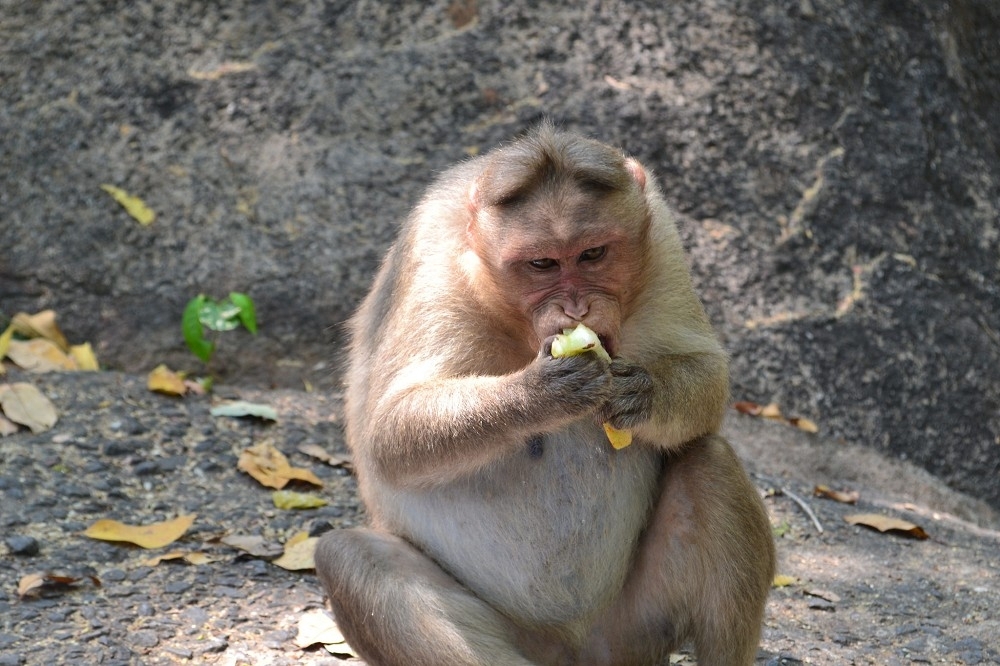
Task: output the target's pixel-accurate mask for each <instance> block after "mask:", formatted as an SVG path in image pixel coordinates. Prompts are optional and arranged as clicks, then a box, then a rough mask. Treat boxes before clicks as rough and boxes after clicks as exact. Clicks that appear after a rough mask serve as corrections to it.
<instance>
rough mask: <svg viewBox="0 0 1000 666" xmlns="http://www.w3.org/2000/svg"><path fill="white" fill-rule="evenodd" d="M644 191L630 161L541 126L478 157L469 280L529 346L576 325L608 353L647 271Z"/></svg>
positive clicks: (471, 203) (612, 350)
mask: <svg viewBox="0 0 1000 666" xmlns="http://www.w3.org/2000/svg"><path fill="white" fill-rule="evenodd" d="M645 188H646V172H645V171H644V170H643V167H642V166H641V165H640V164H639V163H638V162H637V161H635V160H634V159H631V158H626V157H625V156H623V155H622V154H621V153H620V152H617V151H615V150H613V149H611V148H609V147H607V146H605V145H603V144H600V143H597V142H594V141H589V140H585V139H580V138H578V137H575V136H570V135H566V134H561V133H559V132H557V131H555V130H554V129H553V128H552V127H551V126H550V125H547V124H546V125H542V126H541V127H540V128H539V129H537V130H536V131H535V132H533V133H531V134H530V135H528V136H527V137H525V138H523V139H520V140H519V141H517V142H515V143H513V144H511V145H509V146H506V147H504V148H501V149H499V150H497V151H495V152H493V153H491V154H489V155H487V156H486V157H485V159H484V168H483V170H482V172H481V173H480V174H479V176H478V178H476V180H475V181H474V182H473V184H472V186H471V188H470V191H469V212H470V217H469V223H468V228H467V242H468V246H469V248H470V251H471V252H472V253H473V254H474V255H475V258H476V259H477V261H476V262H475V264H476V269H475V271H476V273H477V275H476V282H477V283H479V284H480V285H485V288H486V290H487V293H488V298H487V300H488V302H489V303H490V304H491V305H492V304H496V303H501V304H502V307H503V309H504V312H503V313H502V315H503V316H505V317H508V318H512V319H514V320H515V321H516V322H517V323H518V324H519V325H520V326H521V327H522V328H523V329H528V328H530V333H528V331H527V330H525V335H526V336H527V337H528V339H526V340H525V342H527V343H531V344H533V345H534V349H537V348H538V345H540V344H541V343H542V341H544V340H545V339H546V338H548V337H549V336H551V335H555V334H557V333H560V332H562V330H563V329H564V328H570V327H573V326H575V325H576V324H577V323H579V322H583V323H585V324H586V325H587V326H589V327H590V328H591V329H593V330H594V331H596V332H597V334H598V335H599V336H600V337H601V339H602V343H603V344H604V346H605V347H606V348H607V349H608V351H609V353H611V354H612V355H614V354H615V352H616V350H617V346H618V342H619V339H620V332H621V327H622V324H623V322H624V321H625V320H626V319H627V318H628V315H629V313H630V309H631V305H632V302H633V299H634V297H635V296H636V295H637V294H639V293H640V292H641V291H642V286H643V285H642V284H639V281H640V276H642V275H645V274H646V272H645V265H646V263H647V255H648V246H649V241H648V236H649V226H650V210H649V206H648V205H647V201H646V193H645ZM531 338H533V339H531Z"/></svg>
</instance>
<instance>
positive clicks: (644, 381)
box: [598, 358, 655, 430]
mask: <svg viewBox="0 0 1000 666" xmlns="http://www.w3.org/2000/svg"><path fill="white" fill-rule="evenodd" d="M610 370H611V397H610V398H608V401H607V402H605V403H604V405H603V406H602V407H601V410H600V412H599V413H598V416H599V418H600V419H601V420H602V421H604V422H606V423H610V424H611V425H612V426H614V427H615V428H617V429H619V430H631V429H633V428H635V427H637V426H639V425H641V424H643V423H645V422H647V421H649V420H650V419H651V418H652V415H653V394H654V390H655V384H654V383H653V377H652V375H650V374H649V372H648V371H647V370H646V369H645V368H643V367H642V366H640V365H635V364H633V363H629V362H628V361H624V360H622V359H620V358H616V359H614V360H613V361H611V366H610Z"/></svg>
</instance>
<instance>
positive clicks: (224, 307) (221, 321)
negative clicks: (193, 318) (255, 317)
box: [198, 299, 240, 331]
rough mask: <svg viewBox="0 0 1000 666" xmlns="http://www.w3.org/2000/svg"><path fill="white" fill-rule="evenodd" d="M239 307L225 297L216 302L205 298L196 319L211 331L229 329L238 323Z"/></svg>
mask: <svg viewBox="0 0 1000 666" xmlns="http://www.w3.org/2000/svg"><path fill="white" fill-rule="evenodd" d="M239 314H240V308H239V307H238V306H237V305H236V304H234V303H231V302H230V301H229V299H226V300H224V301H222V302H216V301H212V300H208V299H205V302H204V303H202V305H201V308H200V309H199V310H198V321H200V322H201V323H202V324H204V325H205V326H207V327H208V328H210V329H212V330H213V331H231V330H233V329H234V328H236V327H237V326H239V325H240V320H239V319H238V318H237V317H238V316H239Z"/></svg>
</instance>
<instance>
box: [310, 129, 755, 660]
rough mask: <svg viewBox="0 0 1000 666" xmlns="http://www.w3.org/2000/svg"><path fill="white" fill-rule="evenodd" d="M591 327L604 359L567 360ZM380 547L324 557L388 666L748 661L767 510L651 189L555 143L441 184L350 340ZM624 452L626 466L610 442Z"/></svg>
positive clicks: (539, 137) (325, 571)
mask: <svg viewBox="0 0 1000 666" xmlns="http://www.w3.org/2000/svg"><path fill="white" fill-rule="evenodd" d="M579 323H584V324H586V326H587V327H589V328H590V329H592V330H593V331H595V332H596V333H597V335H598V337H599V339H600V342H601V346H603V348H604V349H605V350H606V351H607V352H608V354H609V355H610V357H611V360H610V362H609V361H608V360H607V358H606V357H602V356H601V355H598V354H591V353H584V354H578V355H573V356H568V357H563V358H553V356H552V354H551V353H550V352H551V345H552V341H553V336H555V335H557V334H559V333H561V332H562V331H563V330H564V329H568V328H572V327H574V326H576V325H577V324H579ZM350 330H351V343H350V351H349V368H348V371H347V375H346V387H347V389H346V402H347V441H348V444H349V446H350V448H351V450H352V451H353V453H354V461H355V465H356V467H357V474H358V480H359V484H360V492H361V495H362V499H363V501H364V503H365V505H366V507H367V509H368V514H369V517H370V521H371V526H370V527H369V528H358V529H347V530H337V531H334V532H331V533H329V534H327V535H326V536H324V537H323V539H322V540H321V541H320V544H319V547H318V549H317V552H316V568H317V572H318V574H319V578H320V580H321V582H322V584H323V587H324V589H325V590H326V592H327V594H328V596H329V599H330V602H331V604H332V607H333V610H334V613H335V615H336V617H337V620H338V622H339V624H340V626H341V628H342V630H343V632H344V635H345V636H346V637H347V638H348V641H349V642H350V644H351V645H352V646H353V647H354V648H355V649H356V650H357V652H358V653H359V654H360V655H361V656H362V658H364V659H365V660H367V661H368V662H369V663H370V664H372V665H373V666H396V665H399V666H403V665H407V666H464V665H473V664H475V665H482V666H510V665H517V664H525V665H526V664H551V665H556V664H559V665H562V664H566V665H569V664H573V665H576V664H580V665H583V664H602V665H612V664H619V665H640V664H641V665H647V664H648V665H650V666H652V665H654V664H665V663H667V662H666V660H667V658H668V654H669V653H670V652H671V650H675V649H677V648H678V647H679V646H681V645H683V644H684V643H685V642H688V641H690V642H693V645H694V648H695V652H696V656H697V659H698V663H699V665H700V666H722V665H725V666H733V665H745V664H751V663H753V660H754V656H755V654H756V651H757V644H758V641H759V636H760V627H761V622H762V617H763V612H764V603H765V600H766V597H767V594H768V590H769V588H770V584H771V580H772V577H773V569H774V546H773V542H772V539H771V530H770V525H769V521H768V518H767V514H766V512H765V510H764V507H763V505H762V502H761V500H760V497H759V495H758V493H757V490H756V488H755V487H754V486H753V485H752V484H751V482H750V481H749V479H748V478H747V475H746V473H745V472H744V470H743V468H742V466H741V464H740V462H739V460H738V459H737V457H736V455H735V454H734V453H733V450H732V448H731V447H730V446H729V444H728V443H727V442H726V441H725V440H724V439H722V438H721V437H720V436H719V435H717V434H716V432H717V430H718V428H719V424H720V421H721V420H722V417H723V413H724V411H725V409H726V405H727V401H728V370H727V360H726V355H725V353H724V352H723V351H722V349H721V347H720V346H719V343H718V341H717V340H716V337H715V335H714V333H713V331H712V329H711V327H710V325H709V323H708V321H707V318H706V316H705V313H704V310H703V308H702V306H701V303H700V302H699V300H698V298H697V296H696V295H695V293H694V290H693V289H692V286H691V280H690V275H689V272H688V269H687V265H686V263H685V257H684V254H683V250H682V247H681V243H680V240H679V238H678V233H677V229H676V226H675V223H674V220H673V217H672V216H671V214H670V212H669V211H668V209H667V206H666V204H665V203H664V200H663V197H662V195H661V194H660V193H659V191H658V188H657V187H656V185H655V183H654V182H653V181H652V178H651V177H650V175H649V173H648V172H647V170H646V169H645V168H643V166H642V165H641V164H639V162H637V161H636V160H635V159H632V158H629V157H626V156H624V155H623V154H622V153H621V152H620V151H618V150H615V149H613V148H611V147H609V146H607V145H604V144H601V143H598V142H596V141H592V140H589V139H585V138H582V137H579V136H577V135H574V134H570V133H565V132H562V131H559V130H556V129H555V128H553V127H552V126H551V125H549V124H543V125H541V126H540V127H539V128H537V129H535V130H533V131H531V132H529V133H528V134H527V135H526V136H524V137H523V138H520V139H518V140H516V141H513V142H512V143H510V144H508V145H505V146H502V147H500V148H498V149H496V150H493V151H492V152H489V153H487V154H485V155H483V156H481V157H477V158H475V159H471V160H469V161H467V162H465V163H462V164H460V165H458V166H456V167H454V168H453V169H451V170H449V171H447V172H445V173H444V174H443V175H442V176H441V177H440V178H439V179H438V180H437V181H436V182H435V183H434V184H433V185H432V186H431V188H430V190H429V192H428V193H427V195H426V196H425V197H424V199H423V201H422V202H421V203H420V204H419V205H418V206H417V208H416V209H415V210H414V211H413V213H412V214H411V215H410V217H409V219H408V220H407V221H406V223H405V224H404V225H403V227H402V229H401V230H400V233H399V237H398V240H397V241H396V243H395V245H393V247H392V248H391V249H390V251H389V253H388V255H387V257H386V258H385V261H384V263H383V265H382V267H381V270H380V271H379V273H378V276H377V277H376V279H375V282H374V285H373V286H372V289H371V292H370V293H369V294H368V297H367V298H366V299H365V301H364V303H363V304H362V305H361V307H360V309H359V311H358V312H357V314H356V316H355V317H354V318H353V320H352V322H351V329H350ZM604 423H607V424H610V426H612V427H613V428H615V429H621V430H627V431H629V432H630V433H631V435H632V437H633V440H632V442H631V444H630V445H627V446H623V448H620V449H615V448H613V447H612V446H610V445H609V443H608V439H607V437H606V436H605V430H604V428H602V424H604Z"/></svg>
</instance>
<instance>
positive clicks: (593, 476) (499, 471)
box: [380, 424, 661, 624]
mask: <svg viewBox="0 0 1000 666" xmlns="http://www.w3.org/2000/svg"><path fill="white" fill-rule="evenodd" d="M660 464H661V463H660V456H659V454H658V453H656V452H655V451H651V450H650V449H648V448H646V447H643V446H640V445H635V446H631V447H628V448H625V449H621V450H619V451H615V450H614V449H612V447H611V446H610V445H609V444H608V442H607V439H606V438H605V436H604V433H603V432H602V431H600V430H598V429H597V428H596V427H595V426H593V425H592V424H581V425H578V426H577V427H575V428H572V429H569V430H567V431H564V432H561V433H557V434H549V435H547V436H546V437H545V438H544V442H543V443H542V444H541V446H538V442H537V441H536V442H535V443H534V444H532V445H529V444H527V443H526V444H525V447H524V450H523V451H521V452H519V453H516V454H514V455H513V456H511V457H508V458H504V459H503V460H501V461H500V462H498V463H497V464H495V465H494V466H492V467H491V468H489V469H488V470H484V471H482V472H480V473H478V474H477V475H475V476H474V477H471V478H468V479H464V480H462V481H458V482H454V483H451V484H448V485H447V486H443V487H436V488H434V489H432V490H428V491H412V490H410V491H405V492H401V491H399V490H393V489H384V491H383V492H384V494H382V495H381V497H382V500H383V506H382V507H381V511H380V513H381V514H382V515H383V516H384V517H385V519H386V520H387V521H388V522H389V524H388V525H386V527H388V528H389V529H391V530H392V531H395V532H398V533H399V534H400V535H401V536H404V537H406V538H408V539H409V540H411V541H412V542H413V543H414V544H415V545H417V546H418V547H419V548H420V549H421V550H423V551H424V552H425V553H426V554H428V555H429V556H431V557H432V558H434V560H436V561H437V562H438V564H440V565H441V566H442V567H443V568H444V569H445V570H446V571H448V572H449V573H451V574H452V575H453V576H455V577H456V578H457V579H458V580H459V581H460V582H462V583H463V584H465V585H466V586H467V587H469V588H470V589H471V590H472V591H473V592H475V593H476V594H477V595H478V596H479V597H480V598H482V599H484V600H486V601H488V602H489V603H491V604H492V605H493V606H494V607H495V608H497V609H498V610H500V611H502V612H504V613H506V614H508V615H510V616H511V617H515V618H519V619H522V620H528V621H531V622H533V623H551V624H569V623H572V622H573V621H575V620H579V619H582V618H585V617H587V616H589V615H590V614H592V613H593V612H595V611H597V610H599V609H600V608H601V607H602V606H604V605H605V604H607V603H608V602H609V601H610V600H611V599H612V598H613V597H614V595H615V594H616V593H617V592H618V590H620V589H621V586H622V583H623V581H624V578H625V575H626V573H627V570H628V567H629V564H630V562H631V558H632V554H633V552H634V549H635V545H636V541H637V539H638V537H639V534H640V533H641V531H642V529H643V528H644V526H645V524H646V520H647V518H648V515H649V510H650V508H651V505H652V502H653V499H654V496H655V494H656V492H657V487H658V484H657V480H658V478H659V474H660V469H661V467H660Z"/></svg>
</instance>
